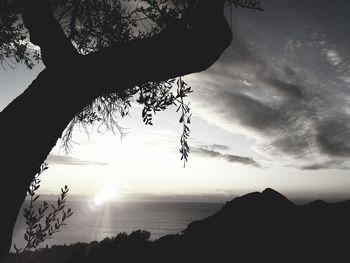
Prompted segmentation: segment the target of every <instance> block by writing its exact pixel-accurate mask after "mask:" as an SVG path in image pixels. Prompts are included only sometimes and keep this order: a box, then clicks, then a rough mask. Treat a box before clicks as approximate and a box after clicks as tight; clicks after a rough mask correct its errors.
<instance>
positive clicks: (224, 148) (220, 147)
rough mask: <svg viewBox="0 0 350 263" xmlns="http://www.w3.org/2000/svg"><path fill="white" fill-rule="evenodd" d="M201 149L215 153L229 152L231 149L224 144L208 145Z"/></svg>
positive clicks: (202, 146)
mask: <svg viewBox="0 0 350 263" xmlns="http://www.w3.org/2000/svg"><path fill="white" fill-rule="evenodd" d="M199 147H200V148H203V149H207V150H213V151H227V150H229V149H230V147H228V146H226V145H222V144H207V145H201V146H199Z"/></svg>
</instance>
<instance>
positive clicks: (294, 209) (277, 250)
mask: <svg viewBox="0 0 350 263" xmlns="http://www.w3.org/2000/svg"><path fill="white" fill-rule="evenodd" d="M349 219H350V201H345V202H339V203H326V202H324V201H321V200H317V201H314V202H312V203H309V204H306V205H301V206H297V205H295V204H294V203H292V202H291V201H290V200H288V199H287V198H286V197H284V196H283V195H281V194H280V193H278V192H276V191H274V190H272V189H269V188H268V189H266V190H264V191H263V192H261V193H260V192H254V193H250V194H247V195H244V196H241V197H238V198H235V199H233V200H232V201H229V202H227V203H226V204H225V205H224V206H223V207H222V209H221V210H219V211H218V212H217V213H215V214H213V215H212V216H209V217H207V218H205V219H203V220H199V221H195V222H192V223H191V224H189V225H188V227H187V228H186V229H185V230H184V231H183V233H179V234H177V235H167V236H164V237H162V238H160V239H158V240H156V241H150V240H149V237H150V233H149V232H147V231H140V230H138V231H135V232H133V233H131V234H130V235H127V234H125V233H121V234H119V235H117V236H116V237H114V238H106V239H104V240H103V241H101V242H96V241H95V242H91V243H90V244H84V243H77V244H72V245H70V246H53V247H52V248H50V249H43V250H40V251H36V252H29V253H27V254H25V255H23V256H22V258H21V259H20V258H18V257H17V256H15V255H10V256H9V258H8V260H7V261H6V262H37V263H41V262H52V263H55V262H77V263H78V262H91V263H92V262H99V263H101V262H118V261H119V262H320V261H321V262H348V260H349V258H350V255H349V253H348V246H349V244H348V240H349V238H350V235H349V234H350V220H349Z"/></svg>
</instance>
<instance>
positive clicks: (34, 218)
mask: <svg viewBox="0 0 350 263" xmlns="http://www.w3.org/2000/svg"><path fill="white" fill-rule="evenodd" d="M47 169H48V166H47V164H46V163H44V164H43V165H42V166H41V167H40V169H39V172H38V173H37V175H36V176H35V178H34V180H33V182H32V183H31V185H30V187H29V189H28V195H29V198H30V200H29V205H28V207H25V208H24V212H23V216H24V218H25V223H26V232H25V234H24V240H25V241H26V245H25V246H24V247H23V248H18V247H17V246H16V244H14V248H15V250H16V253H17V254H21V253H23V252H26V251H30V250H35V249H37V248H38V247H39V245H40V244H42V243H43V242H44V241H45V240H46V239H49V238H53V237H54V234H55V233H57V232H59V231H60V228H61V227H62V226H64V225H66V223H65V222H66V220H67V218H69V217H70V216H72V215H73V211H72V210H71V209H70V208H68V209H67V210H66V209H65V206H66V204H65V203H66V197H67V195H68V191H69V188H68V186H67V185H66V186H64V188H61V194H60V197H58V199H57V204H56V205H55V204H51V205H50V207H49V204H48V202H46V201H43V203H42V204H41V205H40V206H39V207H38V209H36V208H35V204H36V201H37V200H38V199H39V197H40V195H37V194H36V191H37V190H38V189H39V188H40V182H41V180H40V179H39V176H40V175H41V174H42V173H43V172H44V171H45V170H47Z"/></svg>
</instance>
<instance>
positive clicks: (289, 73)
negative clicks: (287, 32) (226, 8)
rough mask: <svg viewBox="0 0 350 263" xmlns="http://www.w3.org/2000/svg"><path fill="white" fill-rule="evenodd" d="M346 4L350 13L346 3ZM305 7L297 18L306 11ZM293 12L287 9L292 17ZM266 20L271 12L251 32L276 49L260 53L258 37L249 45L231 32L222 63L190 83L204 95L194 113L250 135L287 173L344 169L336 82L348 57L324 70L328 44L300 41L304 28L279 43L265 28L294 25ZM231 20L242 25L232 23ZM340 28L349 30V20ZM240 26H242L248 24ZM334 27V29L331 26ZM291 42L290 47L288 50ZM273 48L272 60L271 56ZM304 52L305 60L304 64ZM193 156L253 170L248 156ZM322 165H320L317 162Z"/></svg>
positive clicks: (347, 122)
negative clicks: (283, 159) (284, 162)
mask: <svg viewBox="0 0 350 263" xmlns="http://www.w3.org/2000/svg"><path fill="white" fill-rule="evenodd" d="M311 2H312V3H310V4H309V5H312V4H314V5H315V10H316V11H317V8H325V7H318V6H317V3H316V1H311ZM346 5H347V6H348V7H350V2H347V4H346ZM309 7H310V6H308V8H307V9H306V10H304V12H307V11H308V10H309V9H310V10H312V9H311V8H309ZM338 8H340V6H338ZM334 9H335V8H334V7H333V9H332V10H334ZM296 11H297V10H290V12H295V14H296ZM322 11H324V10H322ZM335 15H336V14H335ZM268 16H271V14H266V17H265V19H266V20H267V22H266V23H267V24H266V26H265V27H264V26H261V25H260V27H259V25H258V24H256V23H255V24H254V25H252V27H256V28H257V29H256V30H259V28H260V29H261V30H266V34H265V36H264V37H265V38H267V39H268V38H269V37H271V38H273V39H277V40H278V41H279V42H277V43H276V47H274V46H269V47H265V46H264V45H266V42H268V43H270V42H269V41H266V42H264V39H261V38H259V39H258V38H256V39H253V40H254V41H255V42H254V41H253V40H252V39H250V40H249V41H247V40H245V39H244V37H245V33H244V32H240V33H239V34H236V37H235V39H234V41H233V44H232V46H231V47H230V48H229V49H228V50H227V51H226V53H225V54H224V55H223V57H222V58H221V60H220V61H219V62H218V63H216V64H215V65H214V66H213V67H212V68H211V69H210V70H209V71H207V72H206V73H204V74H206V75H205V77H203V78H202V79H200V80H197V81H198V83H197V84H198V85H201V87H205V88H204V89H205V90H204V92H198V94H195V97H194V99H195V100H196V101H197V102H198V103H199V105H201V107H203V108H205V109H206V110H207V111H208V109H209V111H210V112H211V113H212V114H213V115H212V116H218V115H219V116H221V118H222V119H224V120H225V121H226V122H227V123H232V124H234V125H238V126H240V127H243V128H244V129H245V130H247V131H250V132H252V134H256V135H257V136H258V137H259V138H258V141H259V149H260V150H261V151H264V152H265V153H266V152H268V153H270V154H271V156H278V155H284V156H287V157H290V158H291V159H294V160H295V165H293V166H294V167H297V168H301V169H304V170H317V169H326V168H341V169H346V164H345V163H346V162H347V161H348V160H349V157H350V115H349V112H350V110H349V108H350V106H349V104H350V87H349V86H346V83H344V82H343V81H342V80H341V76H342V74H343V71H344V67H347V68H348V70H349V69H350V66H349V65H350V54H349V56H348V57H343V58H342V61H343V62H342V64H339V65H338V64H337V65H334V64H331V63H329V61H327V59H326V58H324V57H322V54H323V53H324V48H323V47H321V46H320V45H321V44H322V45H326V46H327V45H330V48H334V46H335V44H334V43H335V41H336V40H335V39H331V38H326V37H324V38H325V39H326V41H323V42H325V43H323V42H320V41H318V39H316V40H313V41H314V42H311V40H308V39H307V36H305V35H304V34H306V33H308V32H307V31H304V32H303V30H300V32H299V33H298V34H296V35H291V36H290V37H289V39H286V38H282V37H281V38H278V37H276V36H274V35H272V33H270V32H269V27H271V28H272V29H271V32H273V33H275V32H274V30H273V27H276V26H282V27H283V25H284V24H288V23H293V21H290V22H288V21H282V23H281V25H273V24H272V20H273V18H270V21H269V17H268ZM296 17H297V16H296ZM305 17H307V16H305ZM310 17H311V15H310ZM250 18H252V17H250ZM252 19H253V20H254V17H253V18H252ZM257 19H259V16H258V18H257ZM237 21H238V22H241V23H242V21H240V20H239V18H237ZM237 21H236V22H237ZM238 22H237V23H238ZM243 22H246V23H249V22H248V21H245V20H244V21H243ZM254 22H256V21H251V22H250V23H252V24H253V23H254ZM338 22H339V23H343V22H346V21H338ZM348 22H349V23H348ZM299 23H300V21H299ZM303 23H304V24H305V28H307V26H308V21H307V20H306V19H305V21H303ZM347 23H348V25H350V20H349V21H347ZM245 26H246V27H247V28H249V25H248V26H247V25H246V24H245ZM333 26H334V29H333V30H336V24H334V25H333ZM237 27H239V24H238V25H237ZM343 27H344V25H342V28H343ZM286 28H288V27H286ZM349 29H350V26H349ZM313 30H314V31H315V34H316V35H317V34H318V35H321V33H322V34H323V35H324V36H327V35H328V33H329V32H328V31H327V30H329V29H328V28H325V29H317V28H315V29H313ZM322 30H323V31H322ZM238 31H239V30H238ZM344 33H345V32H344ZM329 34H330V33H329ZM332 34H333V35H334V32H332ZM247 35H248V33H247ZM298 39H302V40H303V41H304V42H305V43H304V42H303V41H301V42H300V41H299V40H298ZM297 40H298V41H299V42H300V43H299V42H298V41H297ZM320 40H321V39H320ZM343 40H344V39H343ZM332 41H333V42H332ZM290 43H297V44H294V46H293V45H292V47H290ZM310 43H311V44H310ZM319 43H321V44H319ZM348 44H350V41H349V42H348ZM259 45H260V46H262V47H259ZM288 45H289V53H287V52H285V53H279V52H278V50H282V48H281V47H280V46H285V47H286V46H288ZM300 45H301V47H302V48H300ZM322 48H323V49H322ZM274 49H275V50H276V54H275V55H271V54H273V50H274ZM298 49H300V50H298ZM339 49H340V48H339ZM322 52H323V53H322ZM307 53H309V55H308V57H306V58H305V54H307ZM339 53H340V52H339ZM343 55H345V54H344V53H343ZM307 59H309V60H310V61H308V60H307ZM347 61H348V62H347ZM346 109H348V110H346ZM223 125H224V124H223ZM225 125H227V124H225ZM193 151H194V152H195V153H197V154H200V155H203V156H208V157H215V158H222V159H225V160H227V161H230V162H240V163H245V164H249V165H253V166H256V167H259V165H258V164H257V163H256V162H255V161H254V160H253V159H250V158H245V157H239V156H233V155H226V154H221V153H220V152H219V151H214V150H208V149H203V148H196V149H194V150H193ZM321 159H322V160H323V161H322V162H320V161H319V160H321Z"/></svg>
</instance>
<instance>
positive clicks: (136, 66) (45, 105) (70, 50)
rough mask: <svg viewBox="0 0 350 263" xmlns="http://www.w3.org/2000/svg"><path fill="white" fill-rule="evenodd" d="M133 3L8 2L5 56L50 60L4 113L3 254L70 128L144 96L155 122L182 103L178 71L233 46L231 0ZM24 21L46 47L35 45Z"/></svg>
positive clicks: (0, 4)
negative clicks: (173, 88)
mask: <svg viewBox="0 0 350 263" xmlns="http://www.w3.org/2000/svg"><path fill="white" fill-rule="evenodd" d="M127 2H128V3H127V4H125V3H124V5H125V6H123V5H122V4H121V2H120V1H117V0H116V1H113V0H105V1H103V0H51V1H49V0H35V1H30V0H23V2H21V1H11V0H10V1H4V0H1V1H0V10H1V11H0V15H1V19H0V31H1V35H0V61H1V63H2V64H7V65H11V63H12V61H15V62H24V63H25V64H26V65H27V66H28V67H29V68H31V67H32V66H33V65H34V62H33V59H34V60H35V59H42V61H43V63H44V64H45V66H46V68H45V69H44V70H43V71H42V72H41V73H40V74H39V76H38V77H37V78H36V79H35V80H34V81H33V82H32V84H31V85H30V86H29V87H28V88H27V89H26V90H25V92H23V93H22V94H21V95H20V96H18V97H17V98H16V99H15V100H14V101H12V102H11V103H10V104H9V105H8V106H7V107H6V108H5V109H4V110H3V111H2V112H1V113H0V124H1V130H0V140H1V143H0V145H1V154H0V158H1V165H2V169H1V172H2V173H3V174H4V175H3V179H2V183H3V185H4V187H3V188H5V187H6V189H8V190H9V191H7V192H6V193H5V192H3V191H2V192H1V193H0V197H1V198H2V199H3V200H4V199H5V198H6V200H11V201H10V202H5V204H4V207H3V209H4V210H6V211H7V213H6V214H5V215H3V216H2V224H1V226H0V233H1V235H0V256H2V257H3V256H5V255H6V254H7V252H8V249H9V246H10V243H11V236H12V230H13V226H14V224H15V221H16V217H17V214H18V211H19V208H20V206H21V204H22V203H23V200H24V198H25V194H26V191H27V189H28V187H29V185H30V184H31V182H32V180H33V179H34V176H35V174H37V171H38V169H39V167H40V165H41V164H42V163H43V162H44V161H45V159H46V157H47V155H48V154H49V152H50V151H51V149H52V148H53V147H54V145H55V144H56V141H57V140H58V138H60V137H61V136H62V133H63V131H64V130H65V128H66V127H67V126H68V125H69V127H71V125H72V124H74V123H77V122H81V123H83V124H84V123H90V122H94V121H105V123H106V124H114V119H113V113H114V112H115V111H119V112H121V113H122V114H123V112H125V111H126V110H127V108H128V105H129V103H128V102H129V99H130V98H131V96H133V95H135V94H136V93H137V94H138V95H139V96H140V99H139V101H140V103H142V104H144V105H145V109H146V110H145V116H146V118H144V120H145V122H147V120H149V116H150V115H149V113H150V111H152V110H154V111H156V110H159V109H164V107H166V106H167V105H169V104H171V103H173V102H174V98H175V97H176V95H175V96H174V97H171V95H170V89H169V85H172V83H174V79H175V78H178V77H181V76H183V75H185V74H190V73H194V72H199V71H203V70H205V69H207V68H208V67H209V66H211V65H212V64H213V63H214V62H215V61H216V60H217V59H218V58H219V57H220V55H221V53H222V52H223V51H224V50H225V48H226V47H227V46H228V45H229V44H230V43H231V40H232V33H231V30H230V27H229V25H228V24H227V21H226V19H225V17H224V15H223V9H224V3H225V1H224V0H215V1H212V0H198V1H186V0H169V1H163V0H159V1H157V0H138V1H132V0H127ZM231 2H232V1H231ZM233 2H234V3H235V4H236V5H238V6H246V7H248V8H258V7H259V6H255V5H251V4H250V2H256V1H247V0H245V1H238V0H237V1H233ZM131 6H133V7H134V8H133V9H132V10H131V11H128V8H130V7H131ZM21 20H23V22H24V25H25V27H24V26H23V25H22V23H21ZM25 28H27V29H28V31H29V33H30V41H31V42H32V43H34V44H36V45H38V46H40V48H41V54H39V53H38V52H34V53H31V52H30V50H29V44H28V42H27V41H26V39H27V38H28V35H27V34H26V33H25ZM140 28H143V29H142V30H140ZM131 75H132V77H131ZM180 81H181V80H180ZM178 83H179V82H178ZM180 84H181V82H180ZM179 87H180V88H183V87H186V85H184V84H182V85H180V86H179ZM180 92H184V91H183V90H182V91H181V90H180ZM178 98H180V99H181V96H180V97H178ZM72 120H73V121H72ZM68 131H69V129H68ZM66 136H67V138H68V139H69V137H70V135H69V133H68V135H66ZM33 149H35V153H33ZM18 164H20V165H18ZM8 172H11V176H5V173H8Z"/></svg>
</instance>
